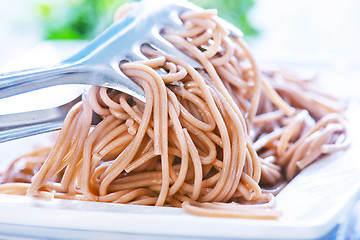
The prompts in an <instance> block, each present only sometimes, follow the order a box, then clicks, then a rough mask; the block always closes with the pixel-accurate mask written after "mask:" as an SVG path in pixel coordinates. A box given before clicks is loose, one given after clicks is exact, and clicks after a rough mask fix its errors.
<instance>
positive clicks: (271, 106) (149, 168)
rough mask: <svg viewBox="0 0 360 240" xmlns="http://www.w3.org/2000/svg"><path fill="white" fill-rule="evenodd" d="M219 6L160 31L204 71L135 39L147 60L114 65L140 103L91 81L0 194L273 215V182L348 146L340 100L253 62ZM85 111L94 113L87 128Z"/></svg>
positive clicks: (13, 168) (9, 173)
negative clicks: (178, 27) (138, 92)
mask: <svg viewBox="0 0 360 240" xmlns="http://www.w3.org/2000/svg"><path fill="white" fill-rule="evenodd" d="M120 15H121V14H120ZM216 15H217V13H216V11H215V10H205V11H203V12H199V13H197V12H186V13H184V14H182V15H181V19H182V21H183V23H184V25H185V27H186V30H183V31H174V30H172V29H166V30H165V31H164V37H165V38H166V39H167V40H168V41H170V42H171V43H173V44H174V45H175V46H176V47H178V48H179V49H181V50H182V51H184V52H185V53H186V54H188V55H189V56H191V57H193V58H194V59H196V60H198V62H199V63H201V65H202V66H203V69H194V68H193V67H192V66H190V65H189V64H188V63H186V62H183V61H181V60H179V59H178V58H176V57H175V56H169V55H167V54H166V53H163V52H160V51H157V50H155V49H154V48H152V47H150V46H144V47H143V48H142V52H143V54H145V55H146V56H147V57H148V58H149V60H148V61H142V62H128V63H122V64H121V65H120V68H121V70H122V71H123V72H124V73H125V74H126V75H127V76H129V77H130V78H131V79H133V80H134V81H135V82H136V83H138V84H139V85H140V86H141V87H142V88H143V89H144V92H145V96H146V104H144V103H143V102H140V101H139V100H137V99H135V98H133V97H131V96H129V95H127V94H124V93H121V92H118V91H115V90H112V89H107V88H104V87H97V86H93V87H91V88H90V89H89V90H88V91H86V92H84V93H83V99H82V102H81V103H79V104H78V105H76V106H75V107H73V108H72V109H71V111H70V112H69V113H68V115H67V118H66V120H65V122H64V125H63V127H62V129H61V132H60V133H59V136H58V138H57V140H56V143H55V144H54V145H53V146H52V147H51V148H43V149H39V150H36V151H34V152H32V153H30V154H28V155H25V156H22V157H20V158H18V159H17V160H15V161H14V162H13V163H12V164H11V165H10V166H9V168H8V169H7V170H6V172H4V173H3V174H2V184H1V185H0V193H7V194H20V195H27V196H35V197H43V198H62V199H75V200H85V201H99V202H112V203H128V204H141V205H155V206H173V207H183V208H184V209H185V210H186V211H188V212H190V213H193V214H199V215H206V216H225V217H245V218H270V219H272V218H278V217H279V216H280V212H279V211H278V210H276V209H275V208H274V205H273V199H274V195H275V194H276V193H277V191H278V190H279V189H281V187H282V186H284V185H285V184H286V183H287V182H288V181H289V180H291V179H292V178H293V177H294V176H295V175H296V174H297V173H298V172H299V171H301V169H303V168H305V167H306V166H308V165H309V164H311V163H312V162H313V161H315V160H317V159H319V157H322V156H323V155H325V154H329V153H332V152H335V151H340V150H343V149H345V148H346V147H347V146H348V145H349V141H348V139H347V133H346V129H345V125H344V123H343V117H342V112H343V110H344V108H343V106H342V104H340V103H339V102H338V100H337V99H335V98H333V97H331V96H328V95H325V94H323V93H320V92H318V91H316V90H314V85H313V82H312V80H311V79H301V78H297V77H296V76H293V75H291V74H288V73H283V72H279V71H274V70H272V71H261V70H260V69H259V67H258V65H257V64H256V62H255V61H254V58H253V56H252V55H251V52H250V51H249V49H248V47H247V45H246V44H245V42H244V41H243V39H242V38H241V37H238V36H233V35H232V34H229V31H228V30H227V29H226V28H224V26H223V24H222V21H221V20H220V19H218V18H217V16H216ZM94 114H98V115H100V116H101V118H102V121H101V122H100V123H99V124H97V125H96V126H91V120H92V116H93V115H94Z"/></svg>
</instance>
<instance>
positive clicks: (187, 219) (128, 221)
mask: <svg viewBox="0 0 360 240" xmlns="http://www.w3.org/2000/svg"><path fill="white" fill-rule="evenodd" d="M0 106H1V102H0ZM357 112H359V108H358V107H357V106H355V107H352V109H350V112H349V114H350V115H351V116H349V118H350V119H351V122H350V126H349V129H350V132H351V133H359V132H360V131H359V128H358V127H357V125H356V124H355V123H356V122H359V115H358V114H357ZM353 135H354V138H353V144H352V146H353V147H352V148H351V149H350V150H348V151H347V152H345V153H338V154H334V155H331V156H330V157H326V158H323V159H321V160H319V161H317V162H315V163H314V164H312V165H310V166H309V167H308V168H306V169H305V170H304V171H302V172H301V173H300V174H299V175H298V176H296V177H295V178H294V179H293V180H292V181H291V182H290V184H288V185H287V186H286V187H285V189H284V190H283V191H282V192H281V193H280V194H279V195H278V196H277V197H276V203H277V208H278V209H280V210H281V211H283V216H282V217H281V218H280V219H279V220H276V221H272V220H249V219H231V218H210V217H199V216H193V215H189V214H186V213H185V212H184V211H183V210H182V209H177V208H163V207H148V206H131V205H122V204H109V203H96V202H80V201H70V200H51V201H46V200H40V199H34V198H27V197H23V196H11V195H0V237H1V234H13V235H16V236H27V237H34V236H36V237H46V238H72V239H98V238H100V237H101V238H105V237H106V238H117V237H119V236H122V237H126V238H127V239H168V238H170V237H171V238H172V239H182V238H185V237H187V238H190V239H192V238H203V239H209V238H221V239H224V238H232V239H315V238H319V237H321V236H324V235H325V234H327V233H328V232H329V231H330V230H331V229H333V228H334V227H335V225H336V224H337V223H338V221H339V219H340V218H341V217H342V216H344V214H346V213H347V212H348V210H349V209H350V207H351V206H352V205H353V203H354V202H355V200H356V199H357V195H358V192H359V190H360V174H359V173H360V161H359V159H358V158H359V157H358V156H359V154H358V152H359V151H358V149H356V147H358V146H360V144H359V137H358V136H356V134H353ZM48 137H49V136H47V135H43V136H35V137H31V138H25V139H21V140H17V141H12V142H7V143H3V144H0V156H1V165H0V168H1V167H4V166H5V165H6V164H8V162H10V161H11V160H13V159H14V158H15V157H16V156H19V155H21V154H23V153H26V152H28V151H30V150H31V149H32V148H33V146H34V144H38V143H44V142H47V138H48Z"/></svg>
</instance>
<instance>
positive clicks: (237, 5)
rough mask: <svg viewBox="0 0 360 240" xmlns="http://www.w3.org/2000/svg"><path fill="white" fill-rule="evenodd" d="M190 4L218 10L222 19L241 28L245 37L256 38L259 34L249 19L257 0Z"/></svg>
mask: <svg viewBox="0 0 360 240" xmlns="http://www.w3.org/2000/svg"><path fill="white" fill-rule="evenodd" d="M190 2H193V3H195V4H197V5H199V6H201V7H203V8H206V9H217V10H218V15H219V16H220V17H222V18H224V19H226V20H227V21H229V22H231V23H232V24H234V25H235V26H236V27H238V28H240V29H241V31H242V32H243V33H244V35H245V36H254V35H257V34H258V33H259V32H258V30H257V29H255V28H254V27H253V26H252V25H251V23H250V21H249V19H248V15H249V11H250V10H251V8H252V7H253V6H254V5H255V0H191V1H190Z"/></svg>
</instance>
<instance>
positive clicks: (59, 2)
mask: <svg viewBox="0 0 360 240" xmlns="http://www.w3.org/2000/svg"><path fill="white" fill-rule="evenodd" d="M130 1H131V0H37V9H38V12H39V16H40V18H41V22H42V23H43V29H44V38H45V39H92V38H94V37H95V36H96V35H98V34H99V33H100V32H101V31H103V30H104V29H105V28H106V27H108V26H109V25H110V24H111V22H112V20H113V15H114V12H115V10H116V9H117V7H118V6H121V5H122V4H124V3H126V2H130ZM190 1H191V2H194V3H195V4H197V5H199V6H201V7H203V8H216V9H218V12H219V16H221V17H223V18H225V19H226V20H228V21H230V22H232V23H233V24H234V25H236V26H237V27H239V28H240V29H241V30H242V31H243V32H244V34H245V35H256V34H257V30H256V29H255V28H254V27H253V26H252V25H251V23H250V22H249V20H248V12H249V10H250V9H251V7H252V6H253V5H254V0H222V1H221V0H190ZM154 2H156V1H155V0H154Z"/></svg>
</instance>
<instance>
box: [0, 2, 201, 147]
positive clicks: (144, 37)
mask: <svg viewBox="0 0 360 240" xmlns="http://www.w3.org/2000/svg"><path fill="white" fill-rule="evenodd" d="M189 10H191V11H197V10H198V8H197V7H196V6H194V5H192V4H190V3H188V2H186V1H176V3H175V1H144V2H142V3H141V4H138V5H137V7H135V8H134V9H133V10H131V11H130V12H129V13H128V14H127V15H126V17H124V18H123V19H121V20H120V21H118V22H116V23H114V24H113V25H111V26H110V27H109V28H108V29H107V30H105V31H104V32H103V33H102V34H101V35H99V36H98V37H97V38H95V39H94V40H93V41H91V42H90V44H89V45H88V46H87V47H85V48H84V49H83V50H81V51H80V52H79V53H77V54H75V55H74V56H73V57H71V58H69V59H67V60H65V61H63V62H61V63H60V64H59V65H57V66H52V67H46V68H37V69H30V70H22V71H17V72H10V73H2V74H0V99H1V98H5V97H10V96H13V95H17V94H21V93H25V92H29V91H33V90H36V89H40V88H45V87H49V86H54V85H60V84H86V85H98V86H105V87H108V88H113V89H116V90H119V91H122V92H125V93H127V94H130V95H132V96H134V97H136V98H138V99H140V100H141V101H143V102H145V96H144V92H143V91H142V89H141V88H140V87H139V86H138V85H136V84H135V83H134V82H133V81H132V80H131V79H129V78H128V77H127V76H125V75H124V74H123V73H122V72H121V70H120V68H119V64H120V62H121V61H123V60H128V61H137V60H146V59H147V58H146V57H145V56H144V55H143V54H142V53H141V46H142V44H150V45H153V46H155V47H156V48H158V49H160V50H162V51H164V52H166V53H168V54H171V55H174V56H177V57H179V58H181V59H183V60H184V61H186V62H188V63H190V64H192V65H193V66H194V67H200V65H199V63H197V62H196V61H195V60H193V59H191V58H190V57H188V56H187V55H185V54H184V53H182V52H181V51H180V50H178V49H176V48H175V47H174V46H173V45H172V44H171V43H170V42H168V41H167V40H165V39H164V38H163V37H162V36H161V34H160V33H161V30H162V29H164V28H172V29H182V28H183V27H184V26H183V24H182V22H181V20H180V18H179V15H180V14H181V13H182V12H184V11H189ZM79 100H80V98H77V99H75V100H73V101H71V102H69V103H67V104H65V105H63V106H60V107H56V108H51V109H45V110H39V111H31V112H24V113H16V114H8V115H0V142H5V141H9V140H13V139H17V138H21V137H26V136H30V135H35V134H39V133H43V132H48V131H52V130H56V129H59V128H60V127H61V125H62V123H63V120H64V118H65V116H66V113H67V112H68V110H69V109H70V108H71V107H72V106H73V105H74V104H76V103H77V102H78V101H79ZM95 118H96V116H95ZM97 121H98V120H96V119H95V120H94V121H93V122H94V123H95V124H96V122H97Z"/></svg>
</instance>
